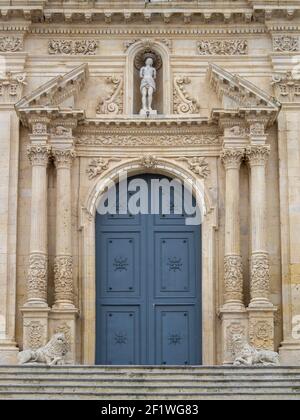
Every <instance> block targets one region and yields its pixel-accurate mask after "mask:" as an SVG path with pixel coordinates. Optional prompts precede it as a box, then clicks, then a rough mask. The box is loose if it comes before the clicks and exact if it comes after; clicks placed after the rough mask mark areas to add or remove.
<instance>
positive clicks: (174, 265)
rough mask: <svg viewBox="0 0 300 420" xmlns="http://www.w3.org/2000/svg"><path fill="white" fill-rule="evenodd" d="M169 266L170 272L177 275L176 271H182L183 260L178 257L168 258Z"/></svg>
mask: <svg viewBox="0 0 300 420" xmlns="http://www.w3.org/2000/svg"><path fill="white" fill-rule="evenodd" d="M167 266H168V267H169V271H173V273H176V271H182V266H183V263H182V259H181V258H177V257H171V258H168V263H167Z"/></svg>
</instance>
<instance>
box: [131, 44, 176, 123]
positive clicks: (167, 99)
mask: <svg viewBox="0 0 300 420" xmlns="http://www.w3.org/2000/svg"><path fill="white" fill-rule="evenodd" d="M148 47H150V48H151V49H152V50H154V51H155V52H156V53H157V54H159V55H160V57H161V59H162V84H163V106H162V108H163V114H164V115H170V114H171V102H172V101H171V67H170V51H169V50H168V48H167V46H166V45H164V44H163V43H160V42H158V41H156V40H152V39H144V40H143V39H142V40H140V41H137V42H135V43H134V44H133V45H131V46H130V47H129V48H128V50H127V52H126V54H127V57H126V71H125V114H127V115H132V114H133V113H134V94H133V93H134V71H133V70H134V60H135V57H136V55H137V54H138V53H139V52H140V51H141V50H143V49H145V48H148Z"/></svg>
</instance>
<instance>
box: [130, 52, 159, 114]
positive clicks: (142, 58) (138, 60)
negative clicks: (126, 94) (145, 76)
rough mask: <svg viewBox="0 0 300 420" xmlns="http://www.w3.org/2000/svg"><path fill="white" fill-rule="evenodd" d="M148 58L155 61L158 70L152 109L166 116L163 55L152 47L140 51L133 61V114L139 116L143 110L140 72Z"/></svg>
mask: <svg viewBox="0 0 300 420" xmlns="http://www.w3.org/2000/svg"><path fill="white" fill-rule="evenodd" d="M148 58H151V59H152V60H153V67H154V68H155V69H156V80H155V82H156V90H155V92H154V94H153V102H152V109H153V110H156V111H157V114H158V115H163V114H165V110H164V80H163V79H164V69H163V60H162V57H161V55H160V54H159V53H158V52H157V51H155V49H154V48H152V47H147V48H143V49H142V50H140V51H139V52H138V53H137V54H136V55H135V57H134V60H133V114H135V115H139V114H140V110H141V109H142V93H141V80H142V79H141V77H140V71H141V68H142V67H144V66H145V63H146V60H147V59H148Z"/></svg>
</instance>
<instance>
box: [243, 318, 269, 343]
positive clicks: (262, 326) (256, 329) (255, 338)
mask: <svg viewBox="0 0 300 420" xmlns="http://www.w3.org/2000/svg"><path fill="white" fill-rule="evenodd" d="M249 338H250V344H251V345H252V346H254V347H256V348H257V349H264V350H274V322H273V320H272V319H271V320H265V319H264V320H257V319H251V320H250V323H249Z"/></svg>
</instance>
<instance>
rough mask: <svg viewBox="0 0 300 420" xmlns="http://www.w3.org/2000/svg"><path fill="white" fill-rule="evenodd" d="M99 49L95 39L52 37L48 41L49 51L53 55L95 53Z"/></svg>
mask: <svg viewBox="0 0 300 420" xmlns="http://www.w3.org/2000/svg"><path fill="white" fill-rule="evenodd" d="M97 49H98V42H97V41H95V40H93V39H84V40H77V41H74V40H65V39H61V40H60V39H56V40H55V39H52V40H50V41H49V42H48V52H49V54H51V55H95V54H96V52H97Z"/></svg>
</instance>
